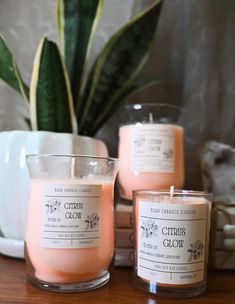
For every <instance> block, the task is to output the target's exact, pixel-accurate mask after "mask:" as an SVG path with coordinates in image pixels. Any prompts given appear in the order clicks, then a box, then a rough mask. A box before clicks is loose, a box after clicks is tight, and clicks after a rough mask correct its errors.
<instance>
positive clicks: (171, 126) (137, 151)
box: [118, 104, 184, 200]
mask: <svg viewBox="0 0 235 304" xmlns="http://www.w3.org/2000/svg"><path fill="white" fill-rule="evenodd" d="M181 111H182V109H181V108H180V107H177V106H174V105H167V104H134V105H128V106H125V107H124V108H123V111H122V113H123V118H122V121H121V127H120V128H119V144H118V157H119V160H120V166H119V173H118V188H119V195H120V197H121V198H123V199H126V200H131V199H132V191H133V190H136V189H155V190H163V189H167V188H169V187H170V186H171V185H173V186H175V187H176V188H178V189H181V188H182V187H183V184H184V132H183V128H182V127H181V126H180V115H181Z"/></svg>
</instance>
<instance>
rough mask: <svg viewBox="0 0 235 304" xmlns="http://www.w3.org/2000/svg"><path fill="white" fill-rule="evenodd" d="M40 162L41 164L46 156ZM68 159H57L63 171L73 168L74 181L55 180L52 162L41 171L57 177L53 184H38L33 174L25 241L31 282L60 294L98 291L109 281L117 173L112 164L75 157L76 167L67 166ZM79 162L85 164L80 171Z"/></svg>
mask: <svg viewBox="0 0 235 304" xmlns="http://www.w3.org/2000/svg"><path fill="white" fill-rule="evenodd" d="M53 157H55V158H56V156H50V157H48V158H53ZM37 158H39V161H40V156H39V157H37V156H36V157H35V159H36V160H37ZM41 158H42V160H43V161H44V159H43V157H41ZM66 158H67V160H68V159H69V157H68V156H64V157H63V156H62V157H59V156H58V157H57V164H58V170H60V169H61V168H62V167H63V165H64V166H65V167H67V168H68V169H69V170H70V167H71V166H72V169H71V172H70V174H71V177H70V178H69V177H67V178H55V176H56V174H55V173H53V172H49V173H48V171H51V169H52V168H54V166H51V168H50V165H49V162H48V164H47V165H46V166H45V167H44V168H43V165H42V166H41V167H42V168H43V169H44V170H45V168H46V172H47V174H46V175H50V174H52V176H51V178H40V177H39V178H33V177H32V176H34V175H35V174H34V172H32V171H31V180H30V195H29V207H28V217H27V223H26V236H25V253H26V262H27V265H28V280H29V281H30V282H31V283H33V284H36V285H37V286H38V287H41V288H46V289H51V290H55V291H56V290H58V291H69V290H70V291H72V290H78V291H79V290H86V289H93V288H96V287H99V286H101V285H103V284H104V283H105V282H107V281H108V279H109V273H108V266H109V264H110V262H111V259H112V255H113V250H114V234H113V226H114V219H113V182H114V177H115V174H116V171H117V170H116V168H115V161H114V160H111V159H105V158H92V157H87V158H86V157H84V158H83V157H79V156H77V157H75V156H71V159H72V161H71V162H69V163H68V162H67V163H66V162H64V164H63V161H64V159H66ZM79 158H81V159H82V161H83V164H82V165H81V168H77V169H76V167H78V166H77V165H76V162H79V160H77V159H79ZM35 159H34V157H32V159H31V160H30V159H28V161H29V163H30V162H31V164H30V165H31V169H32V167H33V166H36V164H35V162H36V161H35ZM67 160H66V161H67ZM84 160H85V162H84ZM41 162H42V161H41ZM88 162H89V165H88ZM108 162H110V165H108ZM105 167H107V168H106V169H105ZM108 167H109V169H108ZM42 168H41V169H42ZM74 168H75V169H74ZM81 170H82V171H83V172H81ZM34 171H35V172H36V171H38V170H35V168H34ZM91 171H93V175H92V174H91ZM108 171H109V172H108ZM94 172H95V173H94ZM74 174H75V175H77V176H82V177H83V178H78V177H76V176H74ZM99 174H100V175H99ZM106 174H107V176H106ZM36 175H38V174H36ZM108 175H109V176H108ZM37 177H38V176H37Z"/></svg>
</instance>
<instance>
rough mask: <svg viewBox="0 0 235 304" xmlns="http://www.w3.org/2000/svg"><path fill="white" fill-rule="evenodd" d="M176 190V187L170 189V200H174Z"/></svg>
mask: <svg viewBox="0 0 235 304" xmlns="http://www.w3.org/2000/svg"><path fill="white" fill-rule="evenodd" d="M174 189H175V187H174V186H171V187H170V200H172V199H173V195H174Z"/></svg>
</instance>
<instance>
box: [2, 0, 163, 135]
mask: <svg viewBox="0 0 235 304" xmlns="http://www.w3.org/2000/svg"><path fill="white" fill-rule="evenodd" d="M102 7H103V0H69V1H67V0H58V1H57V28H58V36H59V43H58V44H57V43H55V42H53V41H50V40H49V39H48V38H47V37H43V38H42V40H41V42H40V44H39V47H38V49H37V52H36V56H35V60H34V65H33V72H32V78H31V84H30V86H28V85H27V84H26V83H25V82H24V81H23V79H22V77H21V75H20V72H19V69H18V67H17V64H16V60H15V57H14V55H13V54H12V52H11V50H10V49H9V47H8V46H7V44H6V41H5V39H4V37H3V36H1V35H0V79H2V80H3V81H5V82H6V83H7V84H8V85H9V86H11V87H12V88H13V89H15V90H16V91H18V92H19V93H20V94H21V95H22V97H23V99H24V100H25V101H26V103H27V105H28V106H29V112H30V122H31V128H32V130H45V131H54V132H69V133H78V134H80V135H89V136H94V135H95V133H96V132H97V131H98V130H99V128H101V127H102V125H103V124H104V123H105V122H106V121H107V120H108V118H109V117H110V116H111V115H112V114H113V113H114V112H115V111H116V110H117V109H118V108H119V107H120V105H121V104H122V103H123V101H124V100H125V98H126V97H127V96H128V95H129V94H131V93H133V92H135V91H136V90H140V89H142V88H144V87H146V86H149V85H152V84H154V83H155V82H156V80H155V79H149V78H147V79H139V78H138V76H139V74H140V71H141V70H142V68H143V66H144V64H145V62H146V60H147V58H148V54H149V49H150V46H151V42H152V41H153V38H154V33H155V31H156V27H157V22H158V19H159V15H160V10H161V0H156V1H155V2H154V4H153V5H152V6H150V7H148V8H147V9H146V10H145V11H143V12H141V13H140V14H139V15H138V16H136V17H134V18H133V19H132V20H130V21H129V22H128V23H127V24H125V25H124V26H123V27H122V28H120V29H119V30H118V31H117V32H116V33H114V34H113V36H112V37H111V38H110V39H109V40H108V42H107V43H106V44H105V46H104V47H103V49H102V50H101V52H100V54H98V56H97V58H96V60H95V62H94V64H93V66H92V67H91V69H90V71H89V72H88V73H87V71H86V64H87V59H88V56H89V50H90V48H91V43H92V39H93V36H94V33H95V30H96V27H97V24H98V21H99V19H100V16H101V12H102Z"/></svg>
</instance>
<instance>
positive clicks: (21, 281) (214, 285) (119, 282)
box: [0, 255, 235, 304]
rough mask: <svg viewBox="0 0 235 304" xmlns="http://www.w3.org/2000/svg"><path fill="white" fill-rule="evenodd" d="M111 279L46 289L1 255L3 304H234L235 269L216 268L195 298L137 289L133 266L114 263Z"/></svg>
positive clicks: (20, 264)
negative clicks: (70, 289)
mask: <svg viewBox="0 0 235 304" xmlns="http://www.w3.org/2000/svg"><path fill="white" fill-rule="evenodd" d="M110 272H111V279H110V282H109V283H108V284H107V285H105V286H104V287H102V288H100V289H97V290H94V291H89V292H82V293H70V294H59V293H53V292H45V291H41V290H39V289H36V288H34V287H32V286H30V285H29V284H28V283H27V282H26V266H25V262H24V261H23V260H18V259H12V258H8V257H5V256H1V255H0V303H1V304H9V303H11V304H14V303H22V304H31V303H32V304H37V303H38V304H39V303H45V304H52V303H53V304H55V303H58V304H60V303H61V304H62V303H64V304H68V303H80V304H83V303H84V304H85V303H86V304H89V303H97V304H115V303H118V304H132V303H133V304H134V303H135V304H139V303H141V304H142V303H144V304H173V303H174V304H175V303H176V304H177V303H179V302H180V301H181V303H184V304H188V303H195V304H197V303H200V304H220V303H221V304H222V303H223V304H235V271H213V272H209V275H208V288H207V291H206V292H205V293H204V294H203V295H201V296H199V297H196V298H192V299H183V300H182V299H171V298H163V297H160V296H158V295H152V294H149V293H145V292H142V291H139V290H137V289H135V287H134V286H133V284H132V269H131V268H115V267H113V266H111V268H110Z"/></svg>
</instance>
